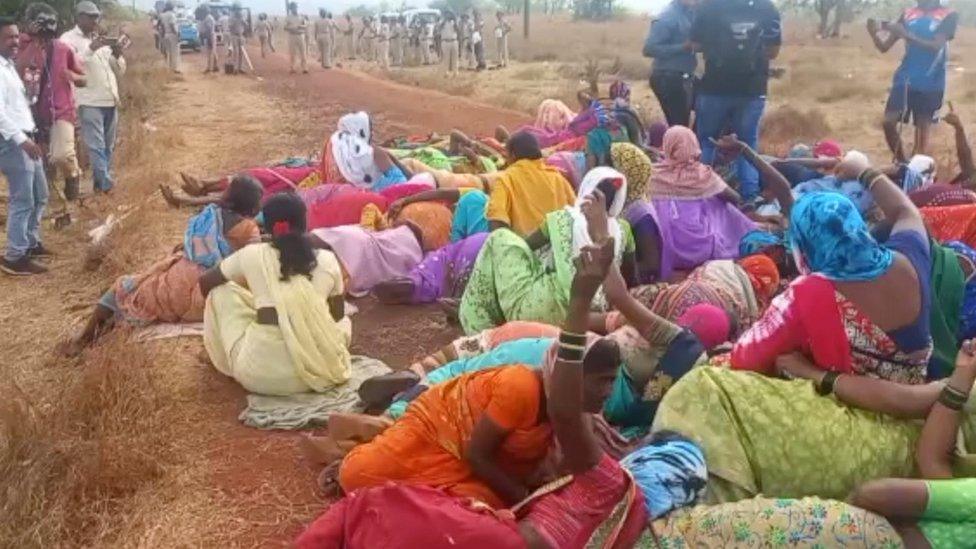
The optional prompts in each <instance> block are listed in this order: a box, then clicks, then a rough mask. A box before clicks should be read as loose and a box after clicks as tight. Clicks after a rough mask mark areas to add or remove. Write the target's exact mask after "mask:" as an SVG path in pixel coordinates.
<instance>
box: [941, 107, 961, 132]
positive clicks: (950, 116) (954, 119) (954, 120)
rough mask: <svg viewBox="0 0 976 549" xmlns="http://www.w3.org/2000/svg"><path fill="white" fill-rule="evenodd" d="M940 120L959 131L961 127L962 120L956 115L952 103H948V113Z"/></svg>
mask: <svg viewBox="0 0 976 549" xmlns="http://www.w3.org/2000/svg"><path fill="white" fill-rule="evenodd" d="M942 120H943V121H944V122H945V123H946V124H948V125H950V126H952V127H953V128H956V129H959V128H961V127H962V119H961V118H959V115H958V114H956V108H955V107H954V106H953V105H952V101H949V112H948V113H946V115H945V116H943V117H942Z"/></svg>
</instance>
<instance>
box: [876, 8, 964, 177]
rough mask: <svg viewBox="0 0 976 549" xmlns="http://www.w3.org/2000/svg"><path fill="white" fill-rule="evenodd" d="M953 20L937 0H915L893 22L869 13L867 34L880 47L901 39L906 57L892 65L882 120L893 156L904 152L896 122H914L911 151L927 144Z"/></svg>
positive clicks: (939, 97) (956, 19) (918, 151)
mask: <svg viewBox="0 0 976 549" xmlns="http://www.w3.org/2000/svg"><path fill="white" fill-rule="evenodd" d="M958 22H959V14H958V13H956V12H955V11H953V10H950V9H948V8H945V7H942V4H941V2H940V0H918V5H917V6H916V7H914V8H908V9H906V10H905V11H904V12H903V13H902V15H901V17H899V18H898V21H896V22H894V23H891V22H888V21H881V22H878V21H876V20H874V19H868V34H870V35H871V40H872V41H874V45H875V47H877V48H878V51H880V52H881V53H885V52H887V51H888V50H890V49H891V47H892V46H894V45H895V43H897V42H898V41H899V40H904V41H905V57H903V58H902V60H901V65H899V67H898V70H896V71H895V77H894V80H893V82H892V85H891V93H890V95H889V96H888V103H887V104H886V105H885V116H884V124H883V127H884V133H885V140H886V141H887V142H888V148H890V149H891V152H892V154H894V155H895V160H896V161H898V162H904V161H905V159H906V158H907V157H906V155H905V151H904V148H903V146H902V142H901V135H900V134H899V132H898V124H899V123H907V122H908V121H909V120H911V121H912V122H914V124H915V151H914V153H915V154H925V153H926V151H927V150H928V143H929V131H930V129H931V126H932V122H933V121H935V120H936V116H937V114H938V112H939V110H940V109H941V108H942V101H943V99H944V97H945V88H946V60H947V59H948V58H949V51H948V50H949V47H948V43H949V41H950V40H952V39H953V38H954V37H955V35H956V26H957V24H958Z"/></svg>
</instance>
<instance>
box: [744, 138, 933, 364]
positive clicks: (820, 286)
mask: <svg viewBox="0 0 976 549" xmlns="http://www.w3.org/2000/svg"><path fill="white" fill-rule="evenodd" d="M849 156H850V155H849ZM838 171H839V172H841V173H843V174H845V177H846V178H852V177H854V178H858V179H859V180H860V181H862V182H863V183H864V185H865V188H867V189H868V190H869V191H870V192H871V193H872V194H873V195H874V199H875V201H876V202H877V203H878V206H879V207H880V208H881V210H882V212H883V213H884V215H885V219H886V220H887V221H888V222H889V223H890V224H891V225H892V226H893V229H892V231H891V236H890V237H889V238H888V241H887V242H886V244H885V245H881V244H878V242H877V241H875V239H874V238H873V237H872V236H871V234H870V233H869V232H868V229H867V226H866V225H865V223H864V220H863V219H862V218H861V216H860V214H859V213H858V212H857V209H856V207H855V206H854V204H853V203H852V202H851V201H850V200H848V199H847V198H846V197H844V196H842V195H840V194H835V193H811V194H808V195H805V196H804V197H802V198H801V199H800V200H799V201H798V202H797V203H796V205H795V206H794V207H793V210H792V212H791V215H790V219H791V222H790V241H791V242H792V245H793V253H794V256H796V258H797V264H798V265H799V266H800V269H801V271H802V272H804V273H807V275H806V276H801V277H800V278H798V279H796V280H794V281H793V282H792V284H790V287H789V289H787V291H786V292H785V293H784V294H782V295H781V296H779V297H777V298H776V299H774V300H773V302H772V304H771V306H770V308H769V309H768V310H767V311H766V313H765V314H764V315H763V317H762V318H761V319H760V320H759V321H758V322H757V323H756V324H755V325H754V326H753V327H752V328H751V329H750V330H749V331H748V332H746V333H745V334H744V335H743V336H742V337H741V338H740V339H739V341H738V342H737V343H736V345H735V348H734V349H733V352H732V367H733V368H736V369H743V370H754V371H758V372H764V373H770V374H771V373H773V371H774V366H775V364H776V360H777V357H779V356H780V355H786V354H790V353H793V352H801V353H804V354H806V355H807V356H808V357H810V358H811V359H812V360H813V362H814V363H815V364H817V365H818V366H819V367H821V368H823V369H824V370H830V371H832V372H837V373H847V374H851V373H855V374H861V375H868V376H872V377H877V378H880V379H887V380H892V381H898V382H901V383H923V382H924V381H925V379H926V373H927V365H928V360H929V355H930V354H931V352H932V338H931V335H930V330H929V309H930V306H931V289H930V277H931V274H930V270H931V261H932V260H931V252H930V250H929V241H928V236H927V235H926V232H925V227H924V225H923V222H922V217H921V215H920V214H919V212H918V210H917V209H916V208H915V206H914V205H913V204H912V203H911V201H910V200H908V197H907V196H905V194H904V193H903V192H902V191H901V190H900V189H899V188H898V187H897V186H896V185H895V184H894V183H892V182H891V180H889V179H888V177H886V176H884V175H883V174H881V173H880V172H879V171H877V170H873V169H870V166H869V165H868V164H867V163H866V162H864V161H863V160H859V159H848V160H845V161H844V162H843V163H842V164H841V165H840V166H839V169H838Z"/></svg>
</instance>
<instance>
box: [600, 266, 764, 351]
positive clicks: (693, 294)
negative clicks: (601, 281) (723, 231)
mask: <svg viewBox="0 0 976 549" xmlns="http://www.w3.org/2000/svg"><path fill="white" fill-rule="evenodd" d="M779 289H780V276H779V271H778V270H777V268H776V264H775V263H774V262H773V260H772V259H770V258H769V257H767V256H765V255H761V254H760V255H751V256H748V257H744V258H742V259H740V260H738V261H732V260H730V259H720V260H715V261H708V262H706V263H705V264H703V265H702V266H700V267H698V268H697V269H695V270H694V271H692V272H691V273H690V274H689V275H688V278H686V279H685V280H683V281H681V282H677V283H674V284H667V283H660V284H645V285H642V286H636V287H634V288H631V289H630V295H631V296H633V297H634V299H636V300H637V301H639V302H640V303H641V304H642V305H643V306H644V307H647V308H648V309H649V310H651V311H653V312H654V313H655V314H658V315H660V316H662V317H663V318H666V319H668V320H671V321H672V322H675V321H678V319H680V318H681V316H682V315H684V314H685V313H686V312H687V311H688V310H689V309H691V308H692V307H694V306H696V305H700V304H708V305H713V306H715V307H718V308H720V309H721V310H723V311H725V312H726V313H727V315H728V321H729V323H730V329H729V331H728V335H729V336H730V337H731V339H729V341H735V340H736V339H738V337H739V335H740V334H742V333H743V332H745V331H746V330H748V329H749V328H750V327H751V326H752V324H753V323H754V322H755V321H756V320H758V319H759V316H760V315H761V314H762V313H763V311H765V310H766V307H767V306H768V305H769V302H770V300H772V298H773V296H774V295H776V293H777V292H778V291H779ZM625 323H626V319H625V318H624V317H623V315H621V314H620V313H619V312H617V311H611V312H610V313H606V314H603V313H594V314H593V315H592V320H591V326H590V327H591V329H592V330H594V331H596V332H597V333H604V332H606V333H609V332H612V331H614V330H616V329H618V328H620V327H621V326H623V325H624V324H625ZM718 343H724V341H719V342H718ZM714 346H716V345H712V346H711V347H714Z"/></svg>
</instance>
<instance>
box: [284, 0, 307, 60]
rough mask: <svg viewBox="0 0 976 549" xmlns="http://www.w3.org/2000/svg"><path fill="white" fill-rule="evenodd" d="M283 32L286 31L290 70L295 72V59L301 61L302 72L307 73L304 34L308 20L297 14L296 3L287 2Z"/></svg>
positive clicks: (305, 33)
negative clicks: (286, 15)
mask: <svg viewBox="0 0 976 549" xmlns="http://www.w3.org/2000/svg"><path fill="white" fill-rule="evenodd" d="M285 32H286V33H288V58H289V60H290V61H291V72H292V74H294V73H295V61H301V64H302V73H304V74H308V48H307V47H306V42H305V40H306V35H307V33H308V22H307V21H306V20H305V18H304V17H302V16H301V15H298V4H296V3H295V2H292V3H290V4H288V17H285Z"/></svg>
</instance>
